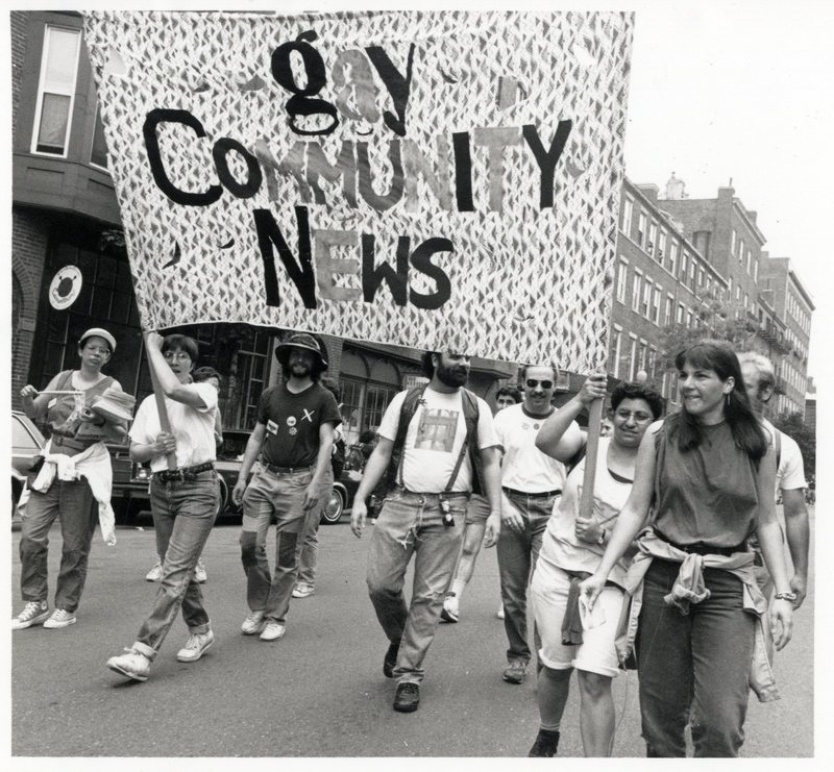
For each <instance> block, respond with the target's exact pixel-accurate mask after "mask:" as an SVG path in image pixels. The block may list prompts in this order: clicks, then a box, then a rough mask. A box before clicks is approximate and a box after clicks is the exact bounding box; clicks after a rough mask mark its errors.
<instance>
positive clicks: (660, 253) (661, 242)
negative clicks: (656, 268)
mask: <svg viewBox="0 0 834 772" xmlns="http://www.w3.org/2000/svg"><path fill="white" fill-rule="evenodd" d="M665 254H666V231H665V230H664V229H663V228H661V229H660V232H659V233H658V234H657V262H658V263H660V264H661V265H663V257H664V255H665Z"/></svg>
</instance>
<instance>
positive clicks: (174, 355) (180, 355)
mask: <svg viewBox="0 0 834 772" xmlns="http://www.w3.org/2000/svg"><path fill="white" fill-rule="evenodd" d="M162 356H164V357H165V359H167V360H171V359H191V357H190V356H189V354H188V352H187V351H166V352H165V353H164V354H163V355H162Z"/></svg>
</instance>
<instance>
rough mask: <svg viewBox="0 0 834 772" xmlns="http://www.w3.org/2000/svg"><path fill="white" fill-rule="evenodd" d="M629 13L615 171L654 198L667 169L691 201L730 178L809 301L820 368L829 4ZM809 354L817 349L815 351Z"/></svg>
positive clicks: (681, 7)
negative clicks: (632, 20)
mask: <svg viewBox="0 0 834 772" xmlns="http://www.w3.org/2000/svg"><path fill="white" fill-rule="evenodd" d="M631 5H632V7H635V8H636V24H635V34H634V48H633V55H632V74H631V82H630V89H629V92H630V93H629V104H628V128H627V134H626V143H625V170H626V174H627V175H628V177H629V179H631V180H632V181H633V182H636V183H643V182H653V183H655V184H657V185H659V186H660V189H661V195H663V190H664V186H665V183H666V181H667V180H668V179H669V177H670V176H671V174H672V172H674V173H675V174H676V175H677V176H678V177H679V178H681V179H682V180H683V181H684V182H685V183H686V191H687V193H688V195H689V196H690V198H714V197H715V196H716V194H717V191H718V188H719V187H721V186H726V185H729V184H730V181H731V180H732V185H733V187H734V188H735V191H736V196H737V197H739V198H740V199H741V201H742V203H743V204H744V206H745V207H746V208H747V209H752V210H754V211H756V212H758V225H759V228H760V229H761V231H762V233H763V234H764V236H765V237H766V239H767V243H766V244H765V246H764V247H763V249H764V250H766V251H767V252H769V254H770V255H771V256H773V257H788V258H790V259H791V262H792V264H793V267H794V269H795V270H796V271H797V273H798V275H799V277H800V280H801V281H802V283H803V284H804V286H805V288H806V289H807V290H808V291H809V292H810V294H811V296H812V297H813V299H814V302H815V304H816V306H817V311H816V313H815V315H814V320H813V326H812V340H811V355H810V368H811V372H812V374H815V375H817V374H818V373H817V371H820V373H821V372H822V370H821V366H825V364H826V363H825V362H822V361H821V355H822V353H823V352H822V351H820V350H818V347H819V341H820V340H824V339H825V336H824V332H825V331H826V330H830V329H831V325H830V317H831V314H830V310H829V309H828V308H825V307H824V304H825V301H826V299H827V294H828V293H827V291H826V289H827V287H829V286H830V278H831V276H830V274H831V272H830V271H829V269H828V262H829V261H828V252H829V249H830V247H829V244H830V228H829V221H830V217H831V207H832V203H834V202H832V195H831V188H830V184H829V179H830V177H831V174H832V172H834V163H832V161H834V151H832V143H831V133H832V127H833V126H834V98H833V97H832V94H834V90H832V87H831V75H830V73H832V72H834V47H832V45H831V41H832V38H834V11H832V10H829V6H826V4H824V3H821V2H811V1H810V0H799V1H798V2H791V3H786V2H779V3H776V2H755V3H754V2H747V1H746V0H745V1H744V2H723V3H720V4H719V3H715V2H709V1H707V2H700V3H697V4H694V3H676V2H667V3H657V2H656V3H632V4H631ZM815 354H816V356H815Z"/></svg>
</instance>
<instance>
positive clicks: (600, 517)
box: [539, 437, 634, 586]
mask: <svg viewBox="0 0 834 772" xmlns="http://www.w3.org/2000/svg"><path fill="white" fill-rule="evenodd" d="M610 442H611V440H610V438H608V437H600V440H599V448H598V451H597V452H598V455H597V471H596V476H595V479H594V508H593V514H592V516H591V519H592V520H593V521H594V522H595V523H599V524H601V525H602V527H603V528H605V530H606V531H608V533H609V535H610V534H611V531H612V529H613V528H614V524H615V523H616V522H617V517H618V516H619V514H620V510H622V508H623V507H624V506H625V503H626V500H627V499H628V495H629V493H631V487H632V484H633V483H632V481H631V480H624V479H623V478H621V477H615V476H614V475H613V474H612V473H611V472H610V470H609V469H608V446H609V444H610ZM584 476H585V457H584V456H583V458H582V460H581V461H580V462H579V463H578V464H577V465H576V466H575V467H574V468H573V469H571V472H570V474H569V475H568V479H567V481H566V483H565V490H564V492H563V493H562V498H561V499H560V500H559V501H558V502H557V503H556V505H555V506H554V508H553V517H551V518H550V520H548V522H547V530H546V531H545V534H544V538H543V539H542V548H541V552H540V553H539V561H542V560H543V561H545V562H547V563H549V564H551V565H554V566H556V567H557V568H561V569H562V570H564V571H587V572H588V573H589V574H592V573H594V571H596V570H597V568H598V567H599V564H600V561H601V560H602V555H603V553H604V552H605V547H604V546H602V545H599V544H589V543H588V542H585V541H582V540H580V539H578V538H577V536H576V530H575V526H576V518H577V517H578V516H579V504H580V502H581V500H582V483H583V479H584ZM633 554H634V550H633V549H632V548H629V550H628V551H627V552H626V556H624V557H622V558H620V559H619V560H618V561H617V562H616V563H615V564H614V568H612V569H611V574H610V575H609V577H608V579H609V581H612V582H614V583H615V584H618V585H620V586H622V584H623V582H624V580H625V572H626V568H627V566H628V563H629V562H630V557H631V556H632V555H633Z"/></svg>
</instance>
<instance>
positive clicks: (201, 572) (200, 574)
mask: <svg viewBox="0 0 834 772" xmlns="http://www.w3.org/2000/svg"><path fill="white" fill-rule="evenodd" d="M194 581H195V582H197V584H203V583H204V582H206V581H208V574H207V573H206V567H205V566H204V565H203V561H202V560H198V561H197V566H196V568H195V569H194Z"/></svg>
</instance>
